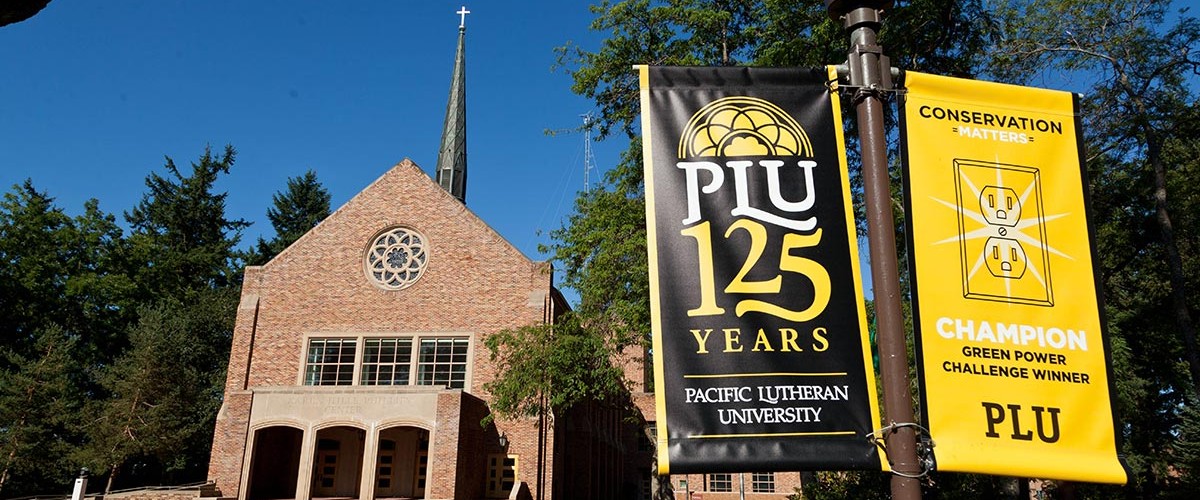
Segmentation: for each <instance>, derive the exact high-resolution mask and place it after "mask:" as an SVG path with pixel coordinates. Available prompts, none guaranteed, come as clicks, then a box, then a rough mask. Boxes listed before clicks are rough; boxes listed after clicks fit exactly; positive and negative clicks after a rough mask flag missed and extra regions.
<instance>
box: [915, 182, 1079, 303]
mask: <svg viewBox="0 0 1200 500" xmlns="http://www.w3.org/2000/svg"><path fill="white" fill-rule="evenodd" d="M954 178H955V187H956V190H955V191H956V194H957V200H956V203H954V204H953V206H951V204H950V203H948V202H945V201H941V200H938V201H939V202H940V203H942V204H944V205H947V206H951V208H953V209H955V210H956V211H957V212H958V231H957V232H958V234H957V236H955V237H951V238H947V239H945V240H942V241H940V242H939V243H950V242H952V241H957V242H958V244H959V249H960V256H961V266H962V285H963V297H966V298H968V299H978V300H989V301H999V302H1013V303H1018V304H1032V305H1042V306H1053V305H1054V290H1053V287H1052V282H1051V279H1050V254H1052V253H1053V254H1055V255H1059V256H1062V257H1066V258H1070V257H1069V256H1067V255H1065V254H1063V253H1062V252H1059V251H1057V250H1055V249H1054V248H1052V247H1050V245H1049V244H1048V242H1047V241H1046V223H1047V222H1048V221H1050V220H1053V219H1056V218H1059V217H1062V216H1063V215H1064V214H1060V215H1051V216H1047V215H1046V214H1045V212H1044V210H1043V203H1042V201H1043V200H1042V190H1041V174H1040V172H1039V170H1038V169H1037V168H1033V167H1025V166H1019V165H1005V164H997V163H991V162H982V161H975V160H966V159H955V160H954Z"/></svg>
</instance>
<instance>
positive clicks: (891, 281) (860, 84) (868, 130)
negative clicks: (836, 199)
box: [825, 0, 921, 500]
mask: <svg viewBox="0 0 1200 500" xmlns="http://www.w3.org/2000/svg"><path fill="white" fill-rule="evenodd" d="M825 7H826V9H828V10H829V16H830V17H832V18H833V19H834V20H839V19H841V20H843V21H844V22H845V27H846V29H847V30H849V31H850V53H849V56H848V63H849V66H850V88H851V89H852V90H854V108H855V110H856V111H857V113H858V137H859V148H860V150H861V152H862V176H863V184H864V186H865V188H866V200H867V239H868V242H869V249H870V255H871V279H872V283H873V285H874V288H875V320H876V323H877V332H878V342H879V372H880V375H881V376H882V377H883V403H884V411H885V413H886V415H887V420H888V424H889V425H888V426H886V427H885V430H886V431H885V437H886V439H887V441H886V443H887V459H888V461H889V463H890V464H891V467H892V481H891V491H892V498H893V499H894V500H919V499H920V498H921V483H920V481H919V480H918V479H917V478H918V476H919V475H920V474H921V464H920V462H919V460H918V458H917V447H916V432H915V431H914V430H913V426H912V425H910V424H912V423H913V422H914V419H913V409H912V394H911V392H910V391H909V382H908V351H907V348H906V345H905V341H904V339H905V333H904V316H903V313H902V312H901V310H900V275H899V266H898V264H897V262H896V228H895V225H894V224H893V219H892V196H891V182H890V177H889V176H888V162H887V137H886V136H885V135H884V130H883V100H882V99H881V95H882V94H883V93H884V92H887V91H890V90H892V89H891V65H890V64H889V63H888V59H887V57H885V56H884V55H883V47H880V46H879V44H878V43H877V39H876V35H877V32H878V30H879V27H880V25H881V24H882V19H881V16H882V11H883V10H884V9H890V8H891V7H892V0H825Z"/></svg>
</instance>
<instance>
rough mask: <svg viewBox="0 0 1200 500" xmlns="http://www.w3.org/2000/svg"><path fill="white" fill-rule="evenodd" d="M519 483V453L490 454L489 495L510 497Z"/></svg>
mask: <svg viewBox="0 0 1200 500" xmlns="http://www.w3.org/2000/svg"><path fill="white" fill-rule="evenodd" d="M516 484H517V455H488V475H487V496H488V497H491V498H508V495H509V492H511V491H512V489H513V486H516Z"/></svg>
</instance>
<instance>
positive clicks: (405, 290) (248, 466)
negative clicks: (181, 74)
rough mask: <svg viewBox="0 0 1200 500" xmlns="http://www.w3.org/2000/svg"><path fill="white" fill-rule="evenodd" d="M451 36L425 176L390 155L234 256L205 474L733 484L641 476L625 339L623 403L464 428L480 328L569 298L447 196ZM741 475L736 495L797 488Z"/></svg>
mask: <svg viewBox="0 0 1200 500" xmlns="http://www.w3.org/2000/svg"><path fill="white" fill-rule="evenodd" d="M464 10H465V9H464ZM460 14H464V15H465V12H460ZM463 37H464V29H463V28H462V26H461V25H460V29H459V41H458V52H457V57H456V62H455V70H454V76H453V78H452V85H451V93H450V103H449V106H448V107H447V113H446V123H445V129H444V133H443V144H442V148H441V151H440V152H439V160H438V165H437V167H436V172H437V180H434V179H431V178H430V177H429V176H428V175H427V174H426V173H425V172H423V171H422V170H421V169H420V168H419V167H418V166H416V165H415V164H413V163H412V162H410V161H407V160H405V161H404V162H401V163H400V164H399V165H396V166H395V167H393V168H391V169H390V170H388V171H387V172H386V173H384V174H383V176H381V177H380V178H379V179H377V180H376V181H375V182H373V183H371V184H370V185H369V186H367V187H366V188H365V189H363V191H361V192H360V193H358V194H357V195H356V196H354V197H353V198H352V199H350V201H348V202H347V203H346V204H345V205H344V206H342V207H341V208H339V209H338V210H337V211H335V212H334V213H333V214H331V215H330V216H329V217H328V218H326V219H325V220H324V221H323V222H321V223H320V224H319V225H317V226H316V227H315V228H313V229H312V230H311V231H309V232H308V233H307V234H305V235H304V236H303V237H301V238H300V239H299V240H297V241H296V242H295V243H293V244H292V245H291V246H290V247H288V248H287V249H286V250H284V251H283V252H282V253H280V254H279V255H278V256H276V257H275V258H274V259H272V260H271V261H270V262H268V263H267V264H265V265H262V266H252V267H248V268H247V269H246V272H245V277H244V281H243V288H242V297H241V302H240V304H239V306H238V311H237V321H236V324H235V329H234V337H233V346H232V349H231V354H230V360H229V369H228V375H227V377H228V378H227V381H226V385H225V399H224V404H223V406H222V407H221V410H220V413H219V414H218V417H217V426H216V433H215V436H214V438H213V450H212V459H211V462H210V466H209V478H210V479H211V480H212V481H213V482H214V483H215V485H216V487H217V488H218V489H219V491H220V494H221V495H222V496H224V497H236V498H239V499H282V498H288V499H291V498H297V499H308V498H322V497H324V498H359V499H373V498H436V499H479V498H510V497H511V498H521V497H525V498H583V499H615V498H629V499H634V498H639V499H641V498H645V499H648V498H651V497H652V496H653V497H658V498H664V497H665V498H671V496H672V495H671V493H670V491H671V487H674V489H675V494H674V496H675V497H676V498H680V499H682V498H685V497H686V496H687V495H688V493H691V492H695V491H698V490H699V491H706V493H705V495H707V496H705V498H709V499H717V500H720V499H725V498H728V499H734V498H738V496H737V495H738V494H737V493H734V492H736V491H738V486H739V482H738V476H737V475H729V474H725V475H721V474H715V475H708V476H703V475H693V476H672V477H670V478H662V479H655V478H653V477H652V476H651V467H652V465H653V457H654V453H653V441H654V440H653V438H652V437H651V436H650V435H649V434H647V432H648V430H647V429H652V428H653V426H652V425H650V424H651V423H652V421H653V418H654V417H653V415H654V413H653V412H654V404H653V396H652V394H650V393H647V392H645V385H644V383H642V382H641V381H643V380H644V379H645V373H644V371H643V366H644V362H643V361H644V357H643V356H642V353H640V352H635V353H631V355H630V356H629V358H628V359H626V360H624V362H625V363H626V366H627V367H628V368H627V373H628V376H629V379H630V380H631V381H632V382H631V384H630V388H631V390H632V394H631V401H630V403H632V404H631V405H629V407H631V408H636V411H634V412H633V413H634V414H635V415H628V414H621V413H618V412H616V411H614V410H611V409H607V408H608V406H607V405H599V404H587V405H581V407H579V408H577V409H575V410H573V411H571V412H569V413H568V414H567V415H565V416H563V417H561V418H559V419H557V420H555V421H548V420H539V419H524V420H516V421H513V420H503V419H496V420H495V421H494V422H493V423H491V424H489V425H488V426H486V427H485V426H483V425H481V421H482V420H483V419H484V417H486V416H488V415H489V414H490V409H489V407H488V401H489V395H488V393H487V391H486V390H485V389H484V385H485V384H486V383H487V382H488V381H490V380H492V379H493V378H494V377H495V376H496V368H495V366H494V365H493V364H492V362H491V361H490V359H489V355H488V352H487V349H486V347H484V344H483V339H484V338H485V337H486V336H487V335H489V334H492V333H495V332H498V331H500V330H503V329H507V328H516V327H520V326H524V325H530V324H539V323H546V322H552V321H554V318H555V317H557V316H558V315H559V314H561V313H562V312H564V311H566V310H567V307H568V306H567V304H566V302H565V301H564V299H563V297H562V295H561V294H560V293H559V292H558V291H557V290H556V289H555V288H554V286H553V283H552V271H551V268H550V265H549V264H547V263H543V262H534V261H531V260H530V259H528V258H527V257H526V256H524V255H522V254H521V252H520V251H518V250H517V249H516V248H515V247H513V246H512V245H510V244H509V243H508V242H507V241H505V239H504V238H503V237H502V236H501V235H499V234H497V233H496V232H495V231H494V230H492V229H491V228H490V227H488V226H487V224H485V223H484V222H483V221H482V220H480V219H479V218H478V217H477V216H476V215H475V214H474V213H472V212H471V211H470V210H468V209H467V207H466V205H465V204H464V203H465V198H466V155H465V137H466V134H465V132H466V130H465V129H466V123H465V116H466V115H465V90H464V89H465V78H464V74H463V72H464V70H463V64H464V57H463ZM793 476H794V477H793ZM745 479H746V492H747V495H746V498H749V499H752V500H754V499H759V498H780V497H782V496H783V495H780V494H769V495H765V496H764V495H763V494H759V493H757V492H760V491H761V492H775V491H777V492H778V493H784V494H786V493H791V491H792V488H791V487H792V486H793V485H798V484H799V477H798V475H795V474H792V475H779V476H778V477H777V476H776V475H768V474H762V475H756V476H754V477H753V478H752V477H751V476H750V475H749V474H747V475H746V478H745ZM680 481H684V482H686V483H687V485H686V486H685V485H684V484H683V483H681V482H680ZM777 483H778V484H777Z"/></svg>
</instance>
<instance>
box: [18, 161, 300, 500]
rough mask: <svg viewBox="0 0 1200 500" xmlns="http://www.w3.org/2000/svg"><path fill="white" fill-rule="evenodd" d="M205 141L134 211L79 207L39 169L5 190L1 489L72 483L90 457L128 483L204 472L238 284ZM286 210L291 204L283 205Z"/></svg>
mask: <svg viewBox="0 0 1200 500" xmlns="http://www.w3.org/2000/svg"><path fill="white" fill-rule="evenodd" d="M233 158H234V152H233V148H231V147H227V148H226V149H225V152H224V154H223V155H222V156H221V157H219V158H218V157H215V156H214V155H213V154H212V153H211V152H210V151H207V150H206V151H205V153H204V155H202V156H201V158H200V160H199V162H197V163H194V164H193V168H192V171H191V172H190V174H189V175H184V174H182V173H181V172H180V171H179V170H178V169H177V168H176V167H175V165H174V163H173V162H171V161H170V159H168V160H167V171H168V175H167V176H166V177H163V176H160V175H158V174H156V173H151V174H150V175H149V176H148V178H147V181H146V183H147V187H148V192H147V194H146V195H145V196H144V197H143V199H142V201H141V203H139V204H138V205H137V206H136V207H135V208H134V209H133V210H131V211H130V212H129V213H128V214H127V217H126V219H127V221H128V222H129V224H130V226H131V228H132V234H130V235H128V236H126V235H125V234H123V232H122V230H121V229H120V228H119V227H118V226H117V224H116V219H115V217H114V216H112V215H111V214H107V213H104V212H103V211H101V210H100V208H99V203H98V202H97V201H95V200H91V201H88V202H87V203H85V204H84V207H83V211H82V213H81V214H80V215H77V216H74V217H71V216H68V215H67V214H66V213H65V212H64V211H63V210H62V209H61V208H59V207H56V206H55V205H54V200H53V198H51V197H50V196H48V195H47V194H45V193H42V192H40V191H38V190H37V189H35V188H34V187H33V183H32V182H31V181H26V182H25V183H23V184H22V185H19V186H14V187H13V188H12V190H11V191H10V192H8V193H5V194H4V196H3V199H0V263H2V265H0V491H2V492H3V494H4V495H5V496H10V495H17V494H34V493H52V492H57V491H63V490H64V489H65V488H66V487H68V486H69V484H70V481H71V478H73V477H74V476H75V474H76V472H77V471H78V467H79V466H80V465H84V464H88V465H91V466H92V469H93V470H94V471H98V472H104V471H112V474H110V477H109V479H110V483H109V485H110V486H111V485H112V480H114V479H116V478H117V477H118V476H119V474H117V471H118V470H123V471H125V473H123V474H124V475H123V477H126V478H128V483H129V484H131V485H137V484H148V483H149V484H161V483H163V482H185V481H196V480H200V479H203V476H204V474H205V471H206V470H207V462H208V453H209V446H210V444H211V440H212V430H213V422H214V418H215V416H216V412H217V409H218V408H219V406H220V399H221V395H222V388H223V385H224V373H225V362H226V361H227V359H228V349H229V344H230V338H231V332H232V328H233V315H234V311H235V308H236V305H237V295H238V290H237V288H236V287H234V286H233V285H235V284H236V283H237V282H238V280H236V279H234V277H235V276H236V273H238V272H240V270H239V269H237V265H238V262H237V260H236V254H235V253H234V248H235V246H236V244H237V239H238V231H240V230H241V229H242V228H244V227H245V226H246V223H245V222H244V221H235V220H229V219H227V218H226V217H225V212H224V210H225V209H224V206H225V205H224V203H225V202H224V199H225V195H224V194H219V193H216V192H215V191H214V185H215V182H216V180H217V179H218V177H219V176H220V175H222V174H225V173H228V171H229V168H230V167H231V166H232V164H233ZM280 217H281V219H280V220H281V221H283V220H284V219H286V217H287V216H286V215H285V214H283V213H281V214H280Z"/></svg>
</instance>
